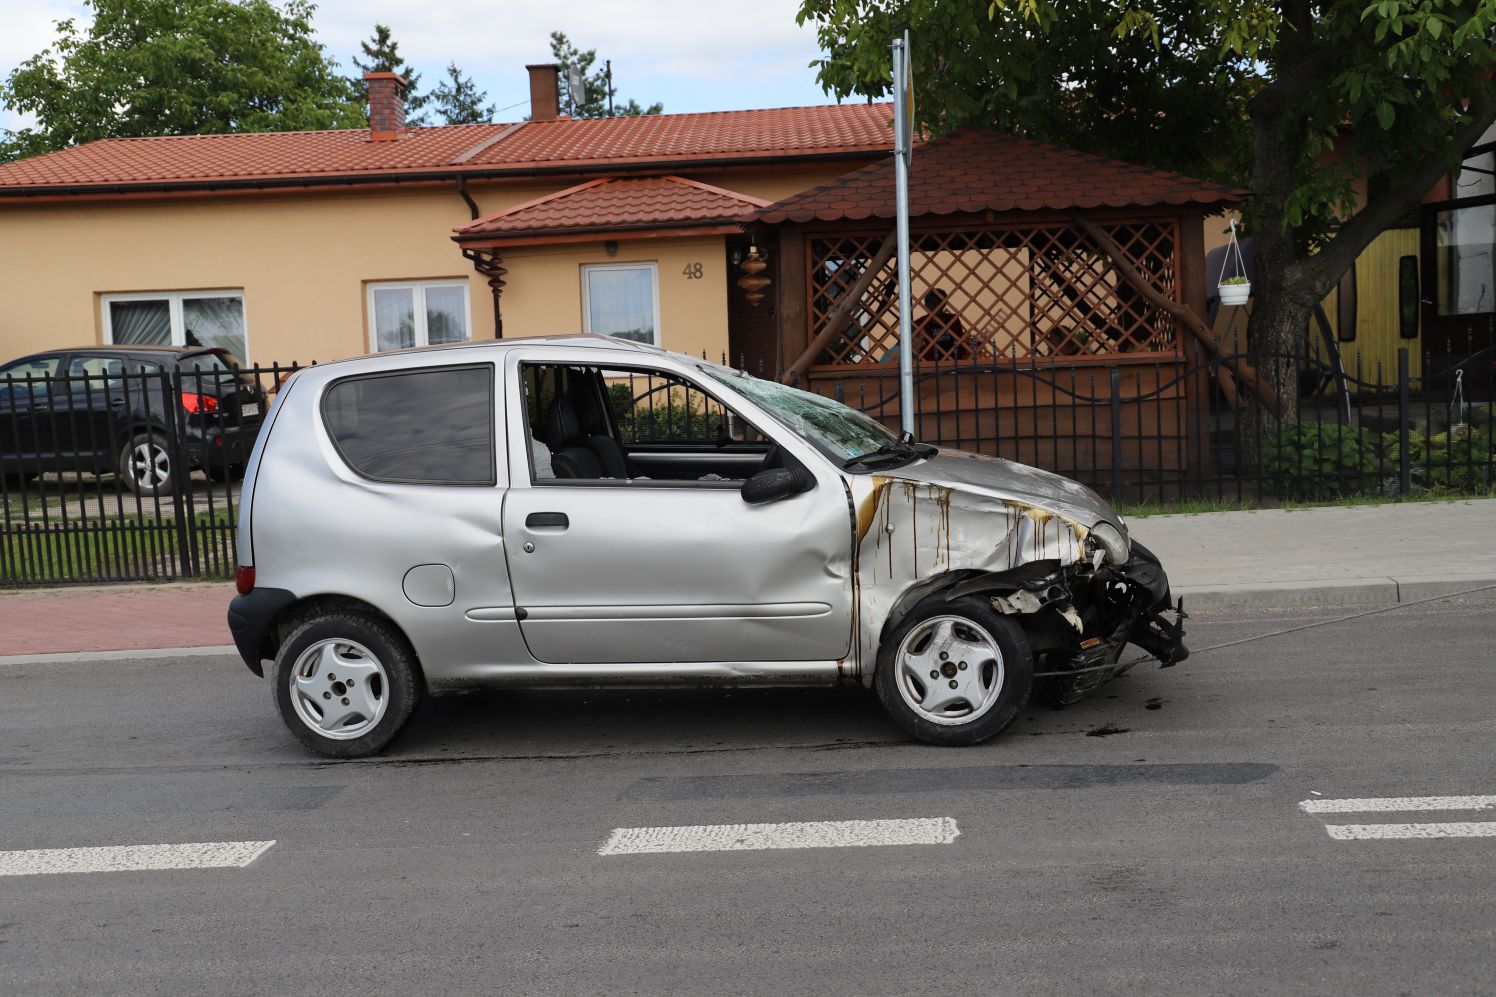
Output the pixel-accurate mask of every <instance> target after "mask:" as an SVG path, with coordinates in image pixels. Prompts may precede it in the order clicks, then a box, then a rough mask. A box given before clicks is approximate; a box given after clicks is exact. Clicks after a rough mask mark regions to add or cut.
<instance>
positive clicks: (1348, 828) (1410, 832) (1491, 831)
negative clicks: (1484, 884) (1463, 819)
mask: <svg viewBox="0 0 1496 997" xmlns="http://www.w3.org/2000/svg"><path fill="white" fill-rule="evenodd" d="M1325 830H1326V831H1328V832H1329V834H1330V837H1332V838H1334V839H1335V840H1336V841H1374V840H1379V839H1399V838H1496V821H1474V822H1469V823H1449V824H1326V825H1325Z"/></svg>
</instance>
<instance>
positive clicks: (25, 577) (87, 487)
mask: <svg viewBox="0 0 1496 997" xmlns="http://www.w3.org/2000/svg"><path fill="white" fill-rule="evenodd" d="M163 359H164V360H165V364H162V363H155V362H151V361H142V360H136V359H128V358H79V359H77V360H75V361H74V362H73V365H72V367H71V368H70V369H68V370H61V369H55V368H49V367H48V366H47V361H41V362H39V363H38V365H37V369H36V370H35V371H32V372H30V373H28V374H26V375H25V376H21V377H16V376H14V375H10V376H7V377H5V378H3V379H0V585H26V584H64V583H74V582H105V581H138V580H169V579H180V578H227V577H232V575H233V573H234V566H235V563H236V560H237V558H236V556H235V546H236V534H237V520H238V503H239V480H240V478H241V477H242V476H243V470H244V463H245V461H246V460H247V459H248V457H249V454H250V450H251V449H252V447H253V445H254V440H255V437H256V435H257V433H258V431H259V428H260V424H261V421H262V420H263V418H264V415H265V412H266V410H267V408H268V405H269V401H270V396H271V394H272V393H273V392H274V390H275V389H276V388H277V387H278V386H279V385H280V383H281V381H282V380H283V379H284V378H285V377H286V376H288V375H289V374H290V373H291V371H293V370H294V369H295V367H294V365H293V366H284V367H283V366H281V365H278V364H277V365H272V366H270V367H254V368H245V369H233V368H231V367H229V366H226V365H225V364H223V363H222V362H221V361H217V360H214V359H213V358H212V357H208V358H202V357H199V358H197V362H196V363H192V362H188V363H187V364H186V365H185V366H178V365H177V358H176V356H175V355H165V356H164V357H163Z"/></svg>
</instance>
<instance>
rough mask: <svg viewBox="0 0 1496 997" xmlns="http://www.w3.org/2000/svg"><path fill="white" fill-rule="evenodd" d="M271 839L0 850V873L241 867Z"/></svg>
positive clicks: (268, 846)
mask: <svg viewBox="0 0 1496 997" xmlns="http://www.w3.org/2000/svg"><path fill="white" fill-rule="evenodd" d="M274 844H275V842H274V841H195V842H189V843H187V844H180V845H109V846H105V847H102V848H32V849H27V850H25V851H13V852H0V876H44V875H51V874H54V873H65V872H143V871H150V872H154V871H159V870H165V869H242V868H243V867H245V866H247V865H249V864H250V863H251V862H253V861H254V860H255V859H257V858H259V857H260V856H261V855H263V854H264V853H265V852H266V851H267V850H268V849H269V848H270V846H271V845H274Z"/></svg>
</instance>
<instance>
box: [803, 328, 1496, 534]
mask: <svg viewBox="0 0 1496 997" xmlns="http://www.w3.org/2000/svg"><path fill="white" fill-rule="evenodd" d="M1398 358H1399V365H1398V368H1397V369H1395V370H1387V369H1383V368H1382V367H1380V366H1374V367H1372V368H1370V369H1367V368H1366V367H1365V366H1364V365H1363V364H1361V362H1360V361H1359V359H1358V358H1355V357H1351V358H1348V359H1347V361H1346V362H1345V365H1344V368H1342V367H1341V366H1339V365H1332V364H1327V363H1324V362H1321V361H1319V360H1316V359H1312V358H1308V357H1304V356H1294V355H1272V356H1263V355H1256V354H1245V353H1244V354H1236V355H1231V356H1225V357H1219V358H1214V359H1211V360H1208V361H1205V362H1202V363H1199V364H1196V365H1193V366H1188V365H1186V364H1185V363H1184V361H1183V360H1182V359H1169V358H1162V359H1160V358H1145V359H1142V360H1141V362H1129V360H1128V358H1126V357H1125V356H1123V357H1120V358H1116V359H1115V361H1114V362H1113V363H1110V364H1107V365H1101V364H1096V363H1087V364H1084V365H1081V364H1075V363H1071V364H1069V365H1066V364H1064V363H1051V362H1047V361H1040V360H1027V361H1015V362H1009V363H1001V364H992V363H985V364H982V363H966V364H947V365H922V366H921V367H920V368H918V369H917V372H916V377H915V381H916V387H915V396H916V399H917V404H918V411H917V417H916V419H915V425H916V435H917V436H918V437H919V438H920V439H922V440H927V441H929V442H934V443H939V444H942V445H945V446H951V447H955V448H958V449H963V450H971V451H975V452H979V453H985V454H989V455H992V456H998V457H1005V458H1008V459H1011V460H1016V461H1019V462H1021V463H1025V464H1030V465H1033V466H1036V467H1040V468H1044V469H1046V470H1050V471H1055V472H1057V473H1059V474H1062V475H1064V476H1066V477H1070V478H1075V479H1076V480H1079V481H1082V482H1084V483H1085V484H1087V485H1090V486H1091V487H1093V488H1095V489H1097V490H1098V491H1100V492H1101V493H1102V494H1103V495H1105V496H1107V497H1108V498H1110V499H1111V500H1112V501H1113V502H1114V503H1116V504H1117V505H1119V506H1138V505H1145V504H1153V503H1169V502H1173V501H1177V500H1181V499H1207V500H1226V501H1230V502H1234V503H1239V504H1242V505H1254V504H1263V505H1267V504H1278V503H1284V502H1299V501H1325V500H1333V499H1336V498H1341V497H1357V496H1380V497H1388V498H1397V497H1404V496H1413V495H1418V494H1423V493H1427V492H1438V493H1447V494H1451V495H1490V494H1493V487H1496V418H1493V416H1496V390H1493V386H1496V353H1493V350H1492V349H1486V350H1483V351H1480V352H1477V353H1474V354H1472V355H1470V356H1468V357H1465V358H1463V359H1459V360H1456V361H1452V362H1449V363H1448V364H1447V365H1446V366H1444V367H1439V368H1436V365H1435V363H1434V361H1433V360H1432V358H1426V359H1425V364H1426V366H1425V367H1424V370H1423V373H1421V374H1420V375H1419V376H1413V375H1412V374H1411V373H1410V366H1411V360H1412V358H1411V355H1410V353H1409V351H1408V350H1406V349H1403V350H1400V351H1399V354H1398ZM1275 365H1276V366H1279V367H1281V368H1282V369H1283V371H1284V374H1283V377H1282V381H1283V382H1284V383H1288V384H1291V385H1293V386H1294V390H1293V391H1292V394H1293V395H1294V397H1293V398H1291V399H1282V400H1281V401H1280V404H1284V403H1287V404H1288V405H1289V406H1290V407H1291V408H1290V409H1289V415H1288V417H1287V418H1285V419H1281V420H1279V419H1273V418H1270V417H1268V416H1267V415H1266V413H1265V411H1264V408H1263V407H1262V405H1260V404H1259V403H1258V401H1257V398H1258V396H1257V395H1256V393H1255V392H1254V391H1253V390H1252V380H1253V379H1254V378H1255V376H1256V375H1257V374H1258V373H1261V372H1266V371H1267V370H1268V369H1269V368H1271V367H1273V366H1275ZM898 379H899V372H898V369H897V367H895V366H894V365H892V364H889V365H867V366H864V367H862V368H859V369H853V370H849V369H847V368H842V369H838V370H834V371H822V372H819V373H817V372H812V374H811V377H810V381H809V385H808V386H809V387H810V388H811V389H812V390H815V391H817V392H819V393H822V394H826V395H830V396H832V397H835V398H837V399H839V400H841V401H843V402H845V403H846V404H848V405H851V406H853V407H854V408H857V409H860V410H862V411H864V412H867V413H868V414H870V415H873V416H874V417H876V418H878V419H880V420H881V421H883V422H884V423H885V424H887V425H888V426H890V427H891V428H898V427H899V426H900V414H899V383H898ZM1294 410H1296V411H1294Z"/></svg>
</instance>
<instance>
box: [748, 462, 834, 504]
mask: <svg viewBox="0 0 1496 997" xmlns="http://www.w3.org/2000/svg"><path fill="white" fill-rule="evenodd" d="M815 483H816V481H815V478H814V477H812V476H811V474H810V472H809V471H806V470H804V469H803V468H798V467H796V468H789V467H771V468H768V469H767V470H764V471H759V472H758V473H757V474H755V475H754V476H753V477H751V478H749V479H748V480H747V481H745V482H743V487H742V489H741V494H742V496H743V501H744V502H747V503H748V504H749V505H763V504H764V503H766V502H778V501H779V500H780V499H785V498H789V497H790V496H791V495H798V494H800V493H801V492H808V491H810V489H811V488H812V487H814V485H815Z"/></svg>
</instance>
